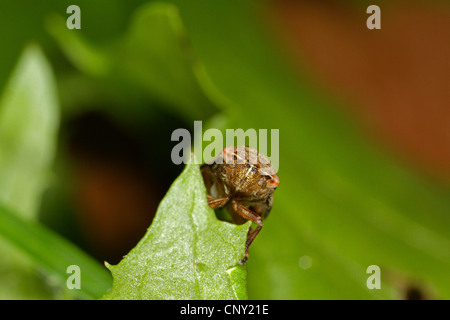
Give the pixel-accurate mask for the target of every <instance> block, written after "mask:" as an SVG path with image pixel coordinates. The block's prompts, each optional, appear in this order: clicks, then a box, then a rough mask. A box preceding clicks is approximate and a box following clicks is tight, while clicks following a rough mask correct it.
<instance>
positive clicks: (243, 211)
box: [231, 201, 263, 264]
mask: <svg viewBox="0 0 450 320" xmlns="http://www.w3.org/2000/svg"><path fill="white" fill-rule="evenodd" d="M231 205H232V207H233V210H234V211H236V213H238V214H239V215H240V216H241V217H243V218H245V219H247V220H250V221H253V222H254V223H256V224H258V226H257V227H256V228H255V230H253V231H251V232H250V233H249V234H248V236H247V242H246V243H245V255H244V258H242V259H241V261H239V263H240V264H244V263H245V261H247V259H248V248H249V247H250V245H251V244H252V242H253V240H255V238H256V236H257V235H258V233H259V231H260V230H261V228H262V226H263V223H262V218H261V217H260V216H258V215H257V214H256V213H254V212H253V211H252V210H250V209H248V208H247V207H245V206H243V205H241V204H239V203H237V202H236V201H232V202H231Z"/></svg>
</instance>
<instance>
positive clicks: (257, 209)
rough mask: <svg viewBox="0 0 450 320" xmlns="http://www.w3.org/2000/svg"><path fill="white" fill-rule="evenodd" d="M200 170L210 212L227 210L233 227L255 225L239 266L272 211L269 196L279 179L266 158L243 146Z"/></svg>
mask: <svg viewBox="0 0 450 320" xmlns="http://www.w3.org/2000/svg"><path fill="white" fill-rule="evenodd" d="M201 170H202V175H203V179H204V181H205V185H206V188H207V190H208V192H209V194H208V195H207V197H208V204H209V206H210V207H211V208H213V209H215V208H218V207H223V206H227V208H228V211H229V212H230V215H231V217H232V219H233V221H234V222H235V223H237V224H243V223H245V222H247V221H248V220H250V221H253V222H254V223H256V224H258V226H257V227H256V228H255V230H252V229H251V228H250V230H249V233H248V237H247V242H246V247H245V256H244V258H243V259H242V260H241V261H240V262H241V264H243V263H245V261H246V260H247V258H248V248H249V247H250V245H251V243H252V242H253V240H254V239H255V237H256V236H257V235H258V233H259V231H260V230H261V228H262V225H263V223H262V221H263V219H265V218H267V216H268V215H269V212H270V210H271V209H272V203H273V192H274V190H275V189H276V187H278V185H279V184H280V179H279V178H278V176H277V175H276V174H275V170H274V168H273V167H272V164H271V162H270V160H269V158H268V157H267V156H265V155H263V154H261V153H259V152H258V151H257V150H255V149H253V148H249V147H243V146H241V147H227V148H225V149H223V151H222V153H221V154H220V155H219V156H217V157H216V158H214V159H212V160H210V161H208V162H206V163H205V164H203V165H202V167H201Z"/></svg>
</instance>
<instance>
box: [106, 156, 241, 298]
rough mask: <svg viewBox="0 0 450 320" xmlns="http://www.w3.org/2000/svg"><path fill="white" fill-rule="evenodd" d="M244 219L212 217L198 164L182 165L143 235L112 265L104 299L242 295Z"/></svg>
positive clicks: (212, 212)
mask: <svg viewBox="0 0 450 320" xmlns="http://www.w3.org/2000/svg"><path fill="white" fill-rule="evenodd" d="M248 228H249V223H246V224H244V225H241V226H237V225H234V224H231V223H228V222H223V221H219V220H217V218H216V216H215V214H214V211H213V210H212V209H210V208H209V207H208V204H207V201H206V189H205V186H204V183H203V179H202V176H201V174H200V170H199V166H198V165H194V164H188V165H187V166H186V168H185V170H184V171H183V173H182V174H181V175H180V176H179V177H178V178H177V179H176V180H175V182H174V183H173V185H172V187H171V188H170V190H169V191H168V193H167V195H166V196H165V197H164V199H163V200H162V202H161V203H160V205H159V208H158V210H157V213H156V216H155V219H154V220H153V223H152V225H151V227H150V228H149V230H148V231H147V233H146V235H145V236H144V237H143V238H142V240H141V241H140V242H139V243H138V245H137V246H136V247H135V248H134V249H133V250H132V251H131V252H130V253H129V254H128V255H126V256H125V258H124V259H123V260H122V261H121V262H120V263H119V264H118V265H115V266H111V265H107V266H108V268H109V269H110V270H111V272H112V275H113V278H114V281H113V287H112V290H111V292H109V293H108V294H107V295H106V296H105V297H104V298H105V299H246V298H247V290H246V273H247V268H246V267H245V266H240V265H239V260H240V259H241V258H242V257H243V255H244V247H245V240H246V236H247V231H248Z"/></svg>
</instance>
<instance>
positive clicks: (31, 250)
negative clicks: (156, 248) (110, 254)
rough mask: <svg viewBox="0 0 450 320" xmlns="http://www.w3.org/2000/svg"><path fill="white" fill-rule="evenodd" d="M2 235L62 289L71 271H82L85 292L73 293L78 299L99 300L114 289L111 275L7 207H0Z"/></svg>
mask: <svg viewBox="0 0 450 320" xmlns="http://www.w3.org/2000/svg"><path fill="white" fill-rule="evenodd" d="M0 235H1V236H2V238H3V239H5V240H7V241H8V242H9V243H11V244H12V245H14V247H15V248H18V249H19V250H21V251H22V252H23V253H24V254H25V255H26V256H27V257H28V258H29V259H31V261H33V262H34V263H35V265H37V266H39V268H40V269H42V270H43V271H45V272H46V273H47V274H49V275H50V276H51V279H52V280H53V282H55V283H56V284H58V285H59V286H61V287H65V286H66V281H67V279H68V278H69V276H70V275H71V273H67V267H69V266H71V265H77V266H78V267H80V283H81V289H73V290H71V292H72V294H73V295H75V296H76V297H78V298H81V299H97V298H99V297H101V296H102V295H103V294H104V293H105V292H107V291H108V290H109V288H110V287H111V275H110V274H109V273H108V270H106V269H105V268H104V267H103V266H102V265H101V264H100V263H98V262H97V261H95V260H94V259H93V258H91V257H90V256H89V255H87V254H86V253H84V252H83V251H82V250H80V249H79V248H77V247H76V246H75V245H73V244H72V243H71V242H69V241H67V240H66V239H64V238H63V237H61V236H59V235H58V234H56V233H55V232H53V231H51V230H49V229H47V228H45V227H44V226H42V225H40V224H38V223H35V222H32V221H26V220H24V219H23V218H21V217H20V216H19V215H18V214H17V213H16V212H13V211H11V210H9V209H7V208H5V207H0Z"/></svg>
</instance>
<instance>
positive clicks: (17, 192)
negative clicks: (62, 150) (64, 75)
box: [0, 45, 59, 219]
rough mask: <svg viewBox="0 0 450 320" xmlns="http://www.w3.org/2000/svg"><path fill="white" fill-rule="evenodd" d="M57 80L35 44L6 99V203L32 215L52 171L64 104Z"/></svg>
mask: <svg viewBox="0 0 450 320" xmlns="http://www.w3.org/2000/svg"><path fill="white" fill-rule="evenodd" d="M54 83H55V80H54V79H53V74H52V71H51V69H50V66H49V65H48V63H47V61H46V59H45V58H44V56H43V55H42V53H41V51H40V50H39V48H38V47H37V46H34V45H32V46H29V47H28V48H27V49H26V50H25V52H24V54H23V56H22V58H21V59H20V61H19V64H18V66H17V68H16V70H15V72H14V74H13V76H12V77H11V79H10V81H9V83H8V86H7V87H6V89H5V91H4V93H3V96H2V99H1V101H0V203H3V204H5V205H8V206H10V207H11V208H13V209H14V210H15V211H17V212H18V213H20V214H22V215H24V216H26V217H28V218H30V219H32V218H34V217H35V216H36V214H37V210H38V206H39V204H40V201H41V196H42V192H43V191H44V189H45V188H46V186H47V183H48V180H49V177H50V166H51V165H52V162H53V158H54V154H55V149H56V137H57V130H58V126H59V110H58V102H57V96H56V88H55V85H54Z"/></svg>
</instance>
